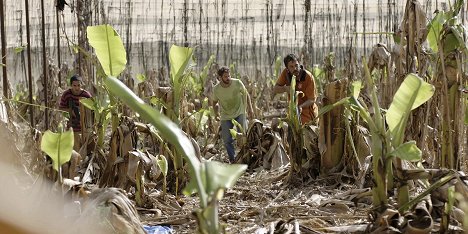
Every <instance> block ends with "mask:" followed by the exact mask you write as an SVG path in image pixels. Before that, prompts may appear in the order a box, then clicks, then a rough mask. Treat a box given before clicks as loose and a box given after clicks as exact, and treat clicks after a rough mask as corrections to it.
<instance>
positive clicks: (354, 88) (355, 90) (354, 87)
mask: <svg viewBox="0 0 468 234" xmlns="http://www.w3.org/2000/svg"><path fill="white" fill-rule="evenodd" d="M361 89H362V81H360V80H357V81H354V82H353V83H351V94H352V95H353V97H354V98H355V99H358V97H359V94H360V93H361Z"/></svg>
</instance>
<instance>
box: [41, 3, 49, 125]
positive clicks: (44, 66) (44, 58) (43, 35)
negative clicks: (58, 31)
mask: <svg viewBox="0 0 468 234" xmlns="http://www.w3.org/2000/svg"><path fill="white" fill-rule="evenodd" d="M41 16H42V20H41V28H42V74H43V76H44V77H43V79H44V104H45V106H46V107H49V100H48V94H47V93H48V92H47V85H48V81H47V56H46V46H45V16H44V0H41ZM44 112H45V129H46V130H47V129H49V108H45V110H44Z"/></svg>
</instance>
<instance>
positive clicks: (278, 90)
mask: <svg viewBox="0 0 468 234" xmlns="http://www.w3.org/2000/svg"><path fill="white" fill-rule="evenodd" d="M286 92H289V85H282V86H280V85H279V84H275V87H273V95H275V94H277V93H286Z"/></svg>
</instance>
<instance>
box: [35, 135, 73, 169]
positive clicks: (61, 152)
mask: <svg viewBox="0 0 468 234" xmlns="http://www.w3.org/2000/svg"><path fill="white" fill-rule="evenodd" d="M73 143H74V138H73V131H72V130H69V131H66V132H63V133H55V132H51V131H50V130H47V131H46V132H45V133H44V135H43V136H42V141H41V150H42V151H44V153H46V154H47V155H49V157H50V158H51V159H52V166H53V168H54V169H55V170H56V171H58V168H59V166H61V165H63V164H64V163H66V162H68V161H70V158H71V155H72V150H73Z"/></svg>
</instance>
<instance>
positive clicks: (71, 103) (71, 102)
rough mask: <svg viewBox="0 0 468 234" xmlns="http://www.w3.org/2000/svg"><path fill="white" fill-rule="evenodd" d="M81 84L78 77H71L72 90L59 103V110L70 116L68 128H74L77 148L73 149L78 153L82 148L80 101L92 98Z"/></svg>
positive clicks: (64, 94) (64, 93) (67, 91)
mask: <svg viewBox="0 0 468 234" xmlns="http://www.w3.org/2000/svg"><path fill="white" fill-rule="evenodd" d="M81 82H82V79H81V77H80V76H78V75H74V76H72V77H70V88H69V89H67V90H66V91H65V92H63V94H62V97H61V98H60V103H59V109H60V110H63V111H67V112H68V113H69V114H70V120H69V121H68V125H67V128H70V127H72V128H73V133H74V136H75V147H73V148H74V149H75V150H76V151H78V150H79V148H80V146H81V142H80V138H81V122H80V99H81V98H90V97H91V94H90V93H89V92H88V91H86V90H84V89H82V88H81Z"/></svg>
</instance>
